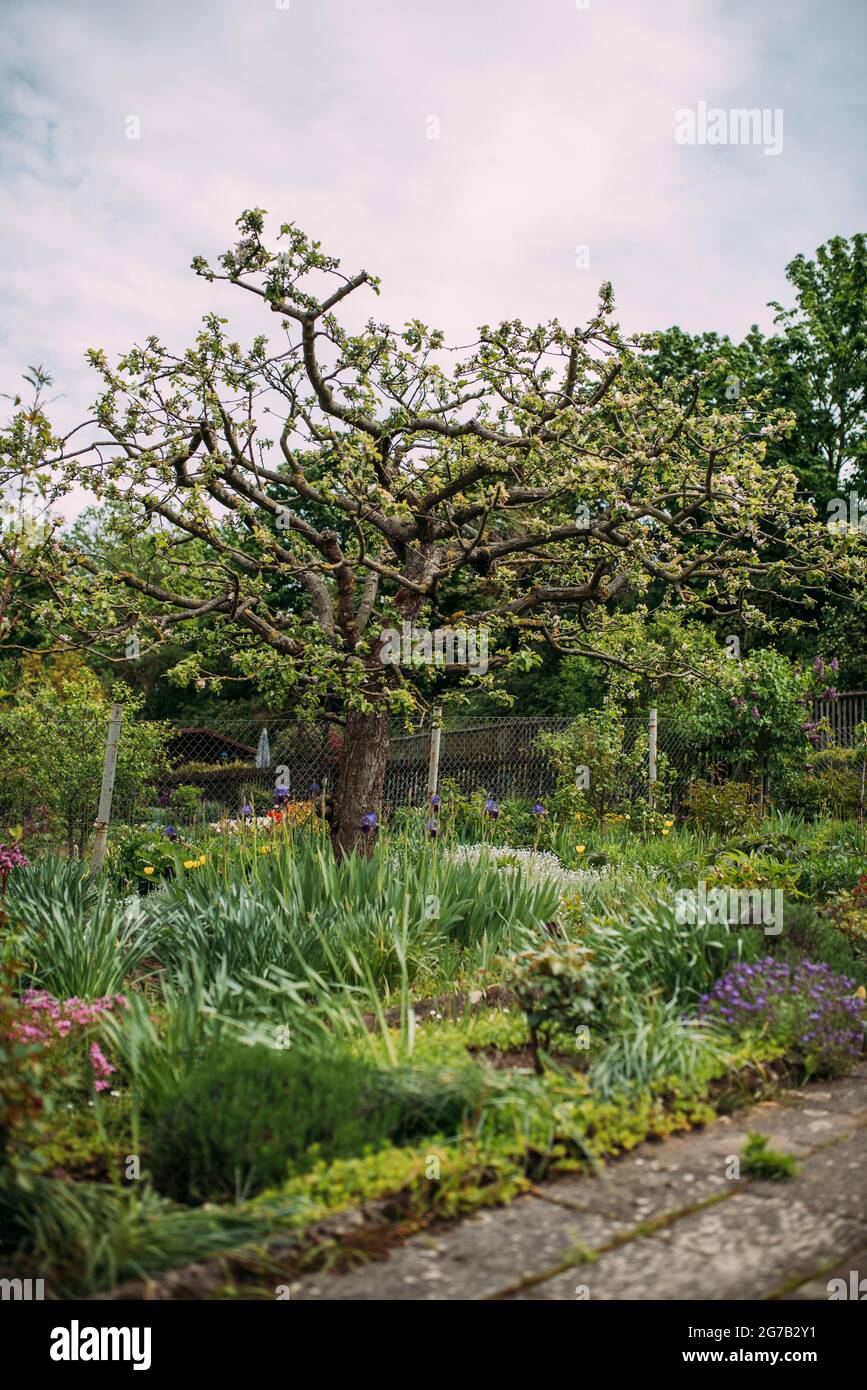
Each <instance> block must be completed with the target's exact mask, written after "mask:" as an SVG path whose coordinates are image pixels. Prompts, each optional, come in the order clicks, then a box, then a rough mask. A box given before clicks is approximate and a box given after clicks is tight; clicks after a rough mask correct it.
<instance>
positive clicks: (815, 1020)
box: [698, 956, 867, 1076]
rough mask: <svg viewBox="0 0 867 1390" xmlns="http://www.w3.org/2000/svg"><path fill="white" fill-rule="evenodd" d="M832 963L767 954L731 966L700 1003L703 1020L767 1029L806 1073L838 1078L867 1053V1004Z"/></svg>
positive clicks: (739, 1029) (745, 1029)
mask: <svg viewBox="0 0 867 1390" xmlns="http://www.w3.org/2000/svg"><path fill="white" fill-rule="evenodd" d="M862 995H863V991H856V987H855V981H854V980H852V979H850V978H849V976H848V975H835V974H834V973H833V972H832V970H831V967H830V965H827V964H825V963H816V962H814V961H809V960H800V961H796V962H792V961H785V960H775V959H774V958H773V956H766V957H765V958H764V959H763V960H760V961H756V962H755V963H754V964H749V963H741V964H738V965H736V966H734V967H733V968H732V969H731V970H729V971H728V972H727V973H726V974H725V975H723V976H722V978H721V979H719V980H717V982H716V984H715V985H714V986H713V989H712V990H711V991H710V993H709V994H705V995H702V998H701V1000H700V1003H699V1009H698V1015H699V1017H700V1018H713V1019H715V1020H717V1021H719V1022H720V1023H721V1024H723V1025H725V1026H727V1027H728V1028H730V1029H732V1030H733V1031H734V1032H738V1033H743V1032H754V1031H757V1030H764V1031H766V1032H767V1033H768V1034H769V1035H770V1037H771V1038H772V1039H773V1041H775V1042H779V1043H781V1044H782V1045H784V1046H785V1048H786V1052H787V1054H788V1056H789V1057H790V1058H791V1059H792V1061H793V1062H794V1063H795V1064H796V1065H797V1066H799V1067H800V1068H801V1069H802V1070H803V1072H804V1073H805V1074H806V1075H808V1076H810V1075H821V1076H834V1075H837V1074H839V1073H841V1072H844V1071H846V1070H848V1068H849V1067H850V1066H851V1063H852V1060H853V1059H857V1058H860V1057H862V1056H863V1055H864V1041H865V1027H867V1017H865V1014H867V1003H865V1000H864V998H863V997H861V996H862Z"/></svg>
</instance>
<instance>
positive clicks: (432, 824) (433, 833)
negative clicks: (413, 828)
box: [425, 820, 437, 840]
mask: <svg viewBox="0 0 867 1390" xmlns="http://www.w3.org/2000/svg"><path fill="white" fill-rule="evenodd" d="M425 829H426V830H427V833H428V835H430V837H431V839H432V840H435V839H436V837H437V823H436V821H435V820H429V821H428V823H427V826H426V827H425Z"/></svg>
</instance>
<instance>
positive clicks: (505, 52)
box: [0, 0, 867, 423]
mask: <svg viewBox="0 0 867 1390" xmlns="http://www.w3.org/2000/svg"><path fill="white" fill-rule="evenodd" d="M582 3H584V0H579V3H577V4H576V0H428V3H426V4H423V3H420V0H288V3H287V0H276V3H275V0H183V3H181V2H180V0H148V3H143V0H124V3H119V2H118V0H29V3H17V0H3V5H2V25H0V27H2V31H3V33H2V37H0V44H2V53H3V61H2V75H0V77H2V80H0V165H2V200H3V201H2V208H0V213H2V215H0V237H2V242H3V255H2V271H0V274H2V285H0V303H2V316H0V390H4V391H7V392H9V391H13V390H15V389H16V386H17V383H18V378H19V377H20V373H21V371H22V370H23V369H24V368H25V367H26V366H27V364H29V363H36V362H38V363H43V364H44V365H45V366H46V367H47V368H48V369H49V370H50V371H51V372H52V374H53V376H54V378H55V383H56V390H57V391H58V392H61V393H62V396H63V399H62V401H61V402H60V403H58V407H57V410H58V412H59V415H60V418H61V420H62V421H63V422H64V423H65V422H66V421H67V420H68V421H70V422H71V421H73V420H78V419H79V418H81V415H82V413H83V412H84V411H85V410H86V408H87V406H88V405H89V403H90V401H91V400H92V397H93V395H94V393H95V389H96V383H95V379H94V378H93V377H92V375H91V373H90V372H89V370H88V369H87V368H86V367H85V366H84V365H83V362H82V357H83V353H84V351H85V349H86V348H87V347H89V346H96V345H99V346H103V347H105V348H107V349H108V350H109V351H110V352H113V351H120V350H121V349H123V348H124V347H126V346H128V345H129V344H130V343H131V342H133V341H135V340H139V341H140V340H141V339H142V338H143V337H144V336H145V335H146V334H149V333H157V334H159V335H160V336H161V337H162V338H163V340H164V341H166V342H167V343H168V344H169V345H171V346H174V347H180V346H183V345H185V344H186V343H187V342H188V340H189V339H190V338H191V336H192V334H193V333H194V332H195V329H196V326H197V324H198V322H199V319H200V318H201V316H202V314H203V313H204V312H205V311H206V310H207V309H209V308H212V307H216V308H218V309H219V310H220V311H221V312H226V313H228V314H229V315H230V316H231V317H232V318H233V320H237V325H238V332H239V334H240V333H243V332H244V331H248V332H250V333H252V332H254V331H257V330H260V329H264V330H265V331H268V332H272V331H273V322H272V320H271V316H270V315H267V314H264V313H262V312H261V310H260V309H259V308H258V306H257V305H255V304H253V303H252V301H251V302H250V303H248V302H247V297H246V296H242V295H239V293H238V292H237V291H232V290H231V289H230V288H229V287H226V286H214V287H209V286H207V285H206V284H205V283H204V282H203V281H201V280H198V279H197V278H196V277H195V276H194V275H193V274H192V273H191V272H190V270H189V263H190V259H191V257H192V256H193V255H194V254H196V253H197V252H201V253H203V254H205V255H207V256H208V257H210V258H213V257H214V256H215V255H216V254H217V253H218V252H219V251H220V250H222V249H224V248H225V247H226V246H227V245H229V244H230V242H231V241H232V240H233V223H234V219H235V217H236V216H237V215H238V213H239V212H240V211H241V210H242V209H243V208H245V207H248V206H260V207H264V208H266V209H268V210H269V211H270V212H271V213H272V214H273V215H274V217H275V219H277V220H280V221H284V220H285V221H295V222H297V223H298V224H299V225H300V226H301V227H303V228H304V229H305V230H306V231H308V232H310V233H312V234H313V235H315V236H316V237H318V238H320V239H321V241H322V243H323V245H324V247H325V249H327V250H328V251H330V252H332V253H333V254H336V255H339V256H340V257H341V258H342V260H343V264H344V268H345V269H347V270H349V271H354V270H357V269H359V268H361V267H364V268H365V269H367V270H369V271H370V272H372V273H375V274H378V275H380V276H381V277H382V279H383V294H382V297H381V298H380V300H379V301H374V300H372V299H371V301H370V307H371V308H373V307H374V306H375V313H376V316H377V317H378V318H379V317H382V318H387V319H389V320H391V321H392V322H394V323H397V324H401V323H403V321H404V320H405V319H407V318H410V317H417V318H421V319H423V320H425V321H426V322H428V323H431V324H433V325H436V326H439V327H442V328H444V329H445V330H446V332H447V334H448V335H449V336H450V338H451V339H452V340H453V341H458V342H461V341H466V340H467V337H468V336H469V335H470V334H471V332H472V330H473V328H474V327H475V326H476V325H477V324H478V323H480V322H489V321H492V320H498V319H501V318H506V317H521V318H523V319H525V320H532V321H536V320H539V319H545V318H548V317H551V316H554V315H556V316H557V317H559V318H561V319H562V320H564V321H565V322H566V323H568V324H570V325H571V324H575V323H578V322H581V321H582V320H583V319H584V318H585V317H586V316H587V314H588V313H589V312H590V311H591V309H592V307H593V304H594V302H595V292H596V288H597V286H598V285H599V283H600V282H601V281H602V280H603V279H610V280H612V281H613V282H614V287H615V294H616V300H617V305H618V309H619V316H620V320H621V323H622V324H623V326H624V327H625V328H626V329H628V330H630V331H632V330H637V329H650V328H655V327H663V326H667V325H669V324H672V323H679V324H680V325H681V326H682V327H684V328H688V329H691V330H701V329H710V328H716V329H718V330H720V331H723V332H727V333H730V334H732V335H734V336H738V335H741V334H743V333H744V332H745V331H746V330H747V329H748V328H749V326H750V324H751V323H753V322H756V321H757V322H759V323H760V324H762V325H763V326H765V327H767V326H769V325H770V321H771V316H770V314H769V312H768V310H767V309H766V308H765V305H766V302H767V301H768V300H769V299H772V298H779V297H786V286H785V278H784V267H785V264H786V262H787V261H788V260H790V259H791V257H792V256H793V255H795V254H796V253H797V252H799V251H803V252H806V253H812V252H813V251H814V250H815V248H816V247H817V246H818V245H819V244H820V243H821V242H822V241H824V240H827V238H828V237H830V236H833V235H835V234H838V233H840V234H843V235H846V236H848V235H851V234H852V233H853V232H855V231H856V230H864V227H865V221H867V219H865V216H864V211H865V210H864V200H865V177H864V156H863V151H864V148H865V139H864V137H865V90H867V84H865V83H864V80H863V55H864V52H865V46H867V45H865V40H867V5H865V4H864V3H863V0H761V3H758V0H750V2H749V3H747V2H746V0H719V2H717V0H653V3H650V2H649V0H589V8H586V9H585V8H580V5H581V4H582ZM278 6H283V7H278ZM699 102H706V103H707V105H708V107H711V108H713V107H719V108H723V109H725V110H728V109H731V108H740V107H757V108H768V109H769V110H771V111H773V110H776V109H780V110H782V112H783V147H782V151H781V153H779V154H778V155H768V154H765V152H764V149H763V148H762V146H761V145H734V144H728V145H713V146H711V145H703V146H702V145H694V146H685V145H679V144H678V143H677V142H676V140H675V113H676V112H677V111H678V110H680V109H683V108H693V109H697V106H698V103H699ZM131 118H135V119H131ZM431 118H436V121H438V125H439V132H438V133H439V138H438V139H432V138H429V137H430V135H431V134H433V133H435V132H436V125H435V123H434V122H433V121H432V119H431ZM136 122H137V123H138V126H136ZM136 129H138V133H139V137H140V138H138V139H130V138H129V135H130V133H135V131H136ZM578 247H587V248H589V262H590V264H589V268H586V269H585V268H579V267H578V265H577V264H576V260H578V259H579V256H578V255H577V254H576V248H578ZM584 258H585V259H586V257H584ZM239 299H243V300H244V301H245V302H244V303H243V304H242V305H241V304H239V303H238V302H237V301H238V300H239Z"/></svg>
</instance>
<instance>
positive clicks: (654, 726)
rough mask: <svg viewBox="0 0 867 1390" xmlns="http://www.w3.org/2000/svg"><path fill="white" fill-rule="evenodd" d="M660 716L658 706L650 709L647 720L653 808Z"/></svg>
mask: <svg viewBox="0 0 867 1390" xmlns="http://www.w3.org/2000/svg"><path fill="white" fill-rule="evenodd" d="M658 727H659V716H658V713H657V710H656V708H655V707H654V709H652V710H651V711H650V714H649V716H648V720H647V800H648V802H649V804H650V808H651V810H652V809H653V796H654V790H655V787H656V737H657V732H658Z"/></svg>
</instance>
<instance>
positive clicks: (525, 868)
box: [446, 845, 604, 897]
mask: <svg viewBox="0 0 867 1390" xmlns="http://www.w3.org/2000/svg"><path fill="white" fill-rule="evenodd" d="M446 853H447V855H448V857H449V858H450V859H454V860H456V861H457V862H459V863H464V864H478V862H479V860H480V859H481V857H482V855H483V854H484V855H487V856H489V857H490V858H491V859H492V860H494V861H495V863H496V864H497V867H498V868H500V869H503V870H505V872H507V873H521V874H524V875H525V877H526V878H527V880H528V882H530V883H540V882H545V883H552V882H553V883H556V885H557V887H558V888H559V890H560V892H561V894H562V895H563V896H564V897H565V896H566V895H567V894H569V893H579V892H581V890H582V889H584V890H586V889H588V888H591V887H592V886H593V885H594V884H597V883H599V881H600V880H601V879H602V877H603V875H604V870H603V871H597V870H596V869H567V868H565V867H564V866H563V865H562V864H561V863H560V860H559V859H558V858H557V856H556V854H552V853H551V852H550V850H540V849H512V848H511V847H510V846H509V845H457V846H456V847H455V848H454V849H448V850H446Z"/></svg>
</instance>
